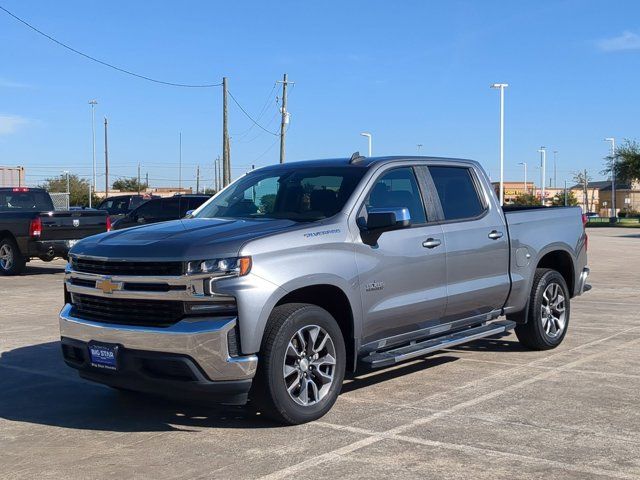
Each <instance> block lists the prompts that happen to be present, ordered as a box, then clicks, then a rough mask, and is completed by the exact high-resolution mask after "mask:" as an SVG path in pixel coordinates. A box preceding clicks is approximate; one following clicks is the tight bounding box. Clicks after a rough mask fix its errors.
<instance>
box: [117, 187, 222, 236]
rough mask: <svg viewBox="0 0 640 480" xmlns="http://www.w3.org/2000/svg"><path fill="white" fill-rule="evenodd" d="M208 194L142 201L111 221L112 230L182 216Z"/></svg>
mask: <svg viewBox="0 0 640 480" xmlns="http://www.w3.org/2000/svg"><path fill="white" fill-rule="evenodd" d="M209 198H211V197H210V195H191V194H189V195H174V196H173V197H167V198H154V199H152V200H149V201H148V202H145V203H143V204H142V205H140V206H139V207H138V208H136V209H134V210H133V211H131V212H130V213H128V214H127V215H125V216H124V217H122V218H120V219H119V220H116V221H115V222H113V230H121V229H123V228H129V227H134V226H136V225H145V224H150V223H158V222H166V221H169V220H177V219H179V218H183V217H184V216H185V215H186V214H187V212H190V211H191V210H195V209H196V208H198V207H199V206H200V205H202V204H203V203H204V202H206V201H207V200H209Z"/></svg>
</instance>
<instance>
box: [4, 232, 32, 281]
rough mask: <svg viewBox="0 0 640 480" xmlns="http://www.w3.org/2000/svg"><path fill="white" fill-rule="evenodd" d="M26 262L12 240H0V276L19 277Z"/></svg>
mask: <svg viewBox="0 0 640 480" xmlns="http://www.w3.org/2000/svg"><path fill="white" fill-rule="evenodd" d="M25 265H26V262H25V259H24V257H23V256H22V252H20V249H19V248H18V245H17V244H16V242H14V241H13V239H12V238H9V237H5V238H2V239H0V275H7V276H8V275H20V274H21V273H22V272H24V268H25Z"/></svg>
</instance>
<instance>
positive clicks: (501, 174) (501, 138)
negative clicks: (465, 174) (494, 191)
mask: <svg viewBox="0 0 640 480" xmlns="http://www.w3.org/2000/svg"><path fill="white" fill-rule="evenodd" d="M508 86H509V84H508V83H493V84H491V88H498V89H500V205H503V204H504V89H505V88H507V87H508Z"/></svg>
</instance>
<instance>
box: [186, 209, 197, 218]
mask: <svg viewBox="0 0 640 480" xmlns="http://www.w3.org/2000/svg"><path fill="white" fill-rule="evenodd" d="M193 212H195V210H187V213H185V214H184V217H183V218H191V217H193Z"/></svg>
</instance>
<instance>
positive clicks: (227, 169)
mask: <svg viewBox="0 0 640 480" xmlns="http://www.w3.org/2000/svg"><path fill="white" fill-rule="evenodd" d="M229 183H231V158H230V152H229V118H228V111H227V77H223V78H222V185H223V186H225V187H226V186H227V185H229Z"/></svg>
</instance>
